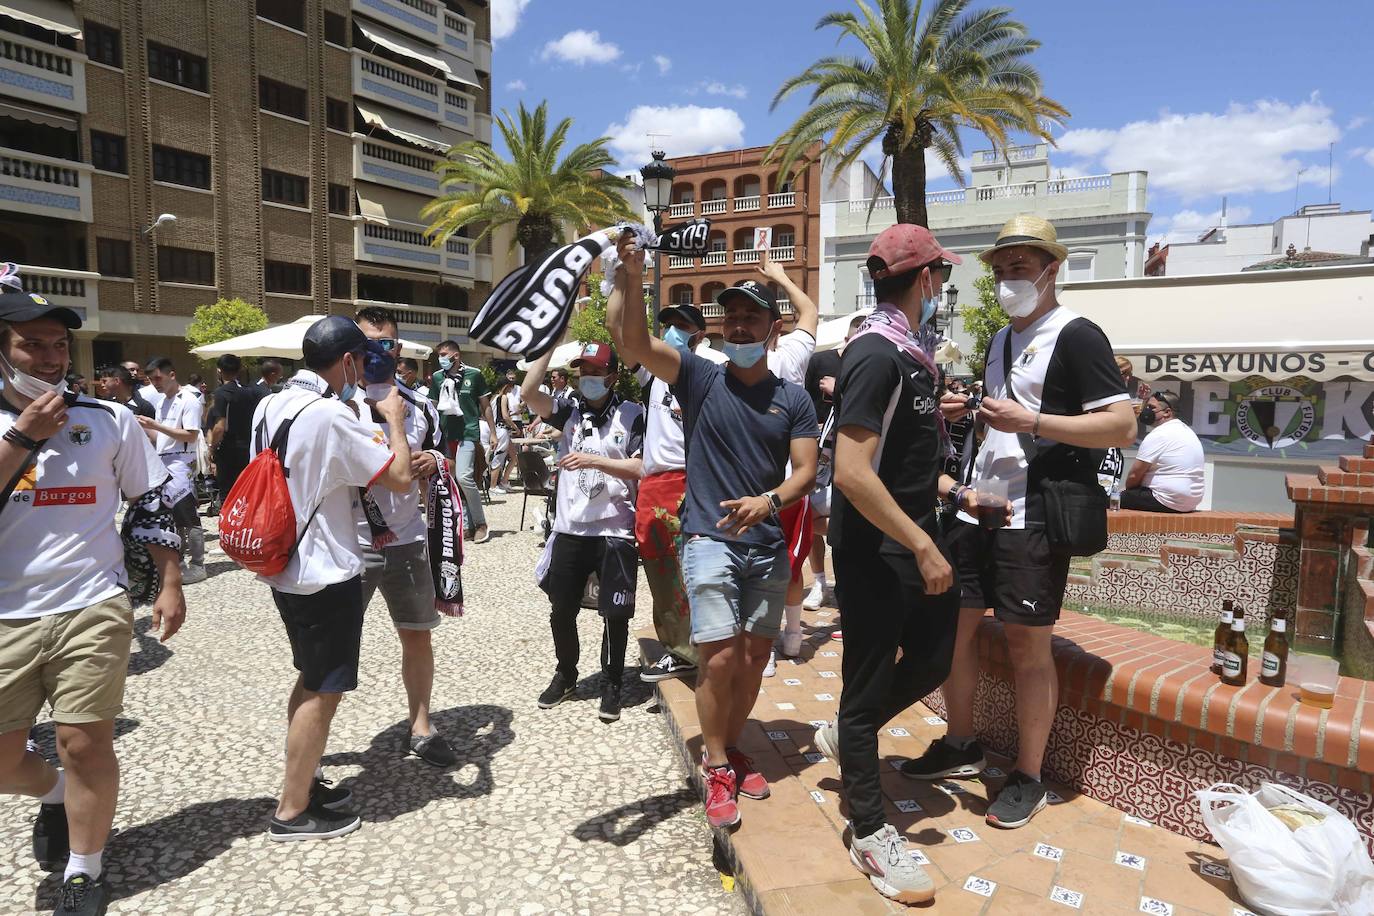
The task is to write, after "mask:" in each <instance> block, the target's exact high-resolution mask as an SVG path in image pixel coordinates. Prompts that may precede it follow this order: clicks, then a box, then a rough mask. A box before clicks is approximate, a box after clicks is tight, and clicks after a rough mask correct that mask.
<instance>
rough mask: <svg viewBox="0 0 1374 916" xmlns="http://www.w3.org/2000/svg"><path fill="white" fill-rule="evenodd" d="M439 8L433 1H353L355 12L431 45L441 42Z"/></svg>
mask: <svg viewBox="0 0 1374 916" xmlns="http://www.w3.org/2000/svg"><path fill="white" fill-rule="evenodd" d="M439 6H440V4H439V3H437V2H435V0H353V9H354V10H355V11H356V12H359V13H362V14H363V15H364V16H368V17H370V18H372V19H375V20H377V21H378V22H380V23H383V24H384V25H389V26H391V27H392V28H393V29H396V30H398V31H401V32H405V33H406V34H408V35H414V36H416V37H417V38H421V39H424V40H425V41H427V42H430V43H432V44H439V43H440V41H441V38H440V31H441V23H442V20H441V18H440V13H439Z"/></svg>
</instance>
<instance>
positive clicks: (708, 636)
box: [682, 535, 791, 646]
mask: <svg viewBox="0 0 1374 916" xmlns="http://www.w3.org/2000/svg"><path fill="white" fill-rule="evenodd" d="M790 573H791V569H790V566H789V564H788V558H787V548H786V547H783V546H781V545H779V546H777V547H759V546H756V545H753V544H740V543H737V542H734V541H718V540H716V539H715V538H709V537H703V536H701V535H695V536H692V537H689V538H688V539H687V542H686V543H685V544H684V545H683V547H682V578H683V582H684V583H685V584H686V586H687V602H688V604H689V605H690V606H691V609H692V644H693V645H698V646H699V645H701V644H703V643H711V642H719V641H721V640H723V639H730V638H731V637H733V636H734V635H735V634H736V633H739V632H740V631H741V630H743V631H744V632H746V633H748V634H750V635H751V636H759V637H763V638H765V639H776V638H777V636H778V634H779V633H780V632H782V611H783V602H784V600H785V599H786V597H787V580H788V578H789V576H790Z"/></svg>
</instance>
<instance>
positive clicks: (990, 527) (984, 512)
mask: <svg viewBox="0 0 1374 916" xmlns="http://www.w3.org/2000/svg"><path fill="white" fill-rule="evenodd" d="M975 490H976V492H977V494H978V524H979V525H980V526H982V528H983V529H984V530H985V531H996V530H997V529H998V528H1001V527H1002V526H1003V525H1005V524H1006V523H1007V482H1006V481H1005V480H1002V479H1001V478H998V477H992V478H989V479H987V480H980V481H978V483H977V484H976V486H975Z"/></svg>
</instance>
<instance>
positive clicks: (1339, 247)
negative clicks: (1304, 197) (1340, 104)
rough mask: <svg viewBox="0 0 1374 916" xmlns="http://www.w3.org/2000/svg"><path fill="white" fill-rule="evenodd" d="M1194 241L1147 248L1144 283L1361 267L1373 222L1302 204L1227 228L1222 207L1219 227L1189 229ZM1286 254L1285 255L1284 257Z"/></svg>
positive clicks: (1364, 215) (1373, 242)
mask: <svg viewBox="0 0 1374 916" xmlns="http://www.w3.org/2000/svg"><path fill="white" fill-rule="evenodd" d="M1195 228H1197V230H1198V235H1197V241H1193V242H1174V243H1173V244H1170V245H1163V246H1161V245H1153V246H1151V248H1150V252H1149V259H1148V260H1147V261H1146V262H1145V275H1146V276H1149V277H1163V276H1170V277H1184V276H1194V275H1199V274H1225V273H1235V272H1236V271H1240V270H1249V269H1252V268H1254V267H1255V265H1257V264H1262V263H1264V262H1266V261H1272V260H1277V261H1278V262H1280V263H1281V264H1283V263H1286V262H1291V263H1293V264H1303V265H1305V266H1316V265H1319V264H1326V265H1335V264H1347V263H1350V264H1354V263H1360V262H1367V261H1368V260H1369V257H1370V255H1371V254H1374V250H1371V249H1374V222H1371V221H1370V211H1368V210H1342V209H1341V205H1340V204H1338V203H1326V204H1307V205H1305V206H1303V207H1300V208H1299V209H1298V210H1297V212H1295V213H1290V214H1287V215H1286V216H1281V217H1279V218H1278V219H1276V220H1274V221H1273V222H1270V223H1242V224H1239V225H1234V226H1233V225H1228V223H1227V220H1226V206H1225V203H1224V202H1223V204H1222V212H1221V218H1220V221H1219V224H1218V225H1216V226H1206V227H1195ZM1290 249H1291V250H1292V252H1293V253H1292V254H1291V255H1287V256H1286V255H1285V253H1286V252H1288V251H1289V250H1290Z"/></svg>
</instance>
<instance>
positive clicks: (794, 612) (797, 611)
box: [782, 604, 802, 633]
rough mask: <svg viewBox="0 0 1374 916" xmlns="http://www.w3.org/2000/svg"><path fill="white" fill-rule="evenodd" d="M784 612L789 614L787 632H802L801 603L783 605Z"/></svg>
mask: <svg viewBox="0 0 1374 916" xmlns="http://www.w3.org/2000/svg"><path fill="white" fill-rule="evenodd" d="M782 610H783V613H784V614H786V615H787V632H789V633H800V632H801V612H802V606H801V605H800V604H787V605H784V606H783V609H782Z"/></svg>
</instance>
